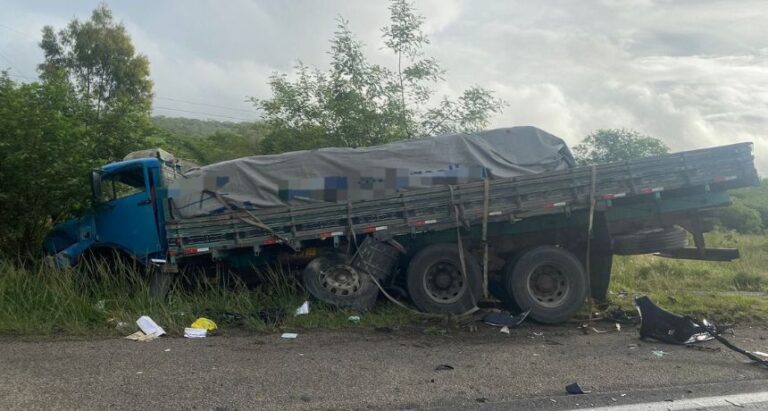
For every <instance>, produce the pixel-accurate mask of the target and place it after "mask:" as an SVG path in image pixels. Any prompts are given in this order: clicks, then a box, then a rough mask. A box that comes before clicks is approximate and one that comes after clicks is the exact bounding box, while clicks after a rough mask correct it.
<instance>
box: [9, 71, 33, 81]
mask: <svg viewBox="0 0 768 411" xmlns="http://www.w3.org/2000/svg"><path fill="white" fill-rule="evenodd" d="M8 77H18V78H24V79H27V80H37V79H36V78H34V77H28V76H20V75H18V74H11V73H8Z"/></svg>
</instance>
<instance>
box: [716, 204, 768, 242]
mask: <svg viewBox="0 0 768 411" xmlns="http://www.w3.org/2000/svg"><path fill="white" fill-rule="evenodd" d="M718 218H719V220H720V224H721V225H722V226H723V227H724V228H727V229H730V230H736V231H738V232H740V233H742V234H756V233H760V232H762V231H763V228H764V227H763V220H762V218H761V215H760V212H759V211H757V210H755V209H753V208H750V207H747V206H745V205H744V204H743V203H742V202H741V201H739V200H735V201H734V203H733V205H731V206H730V207H727V208H724V209H722V210H720V211H719V212H718Z"/></svg>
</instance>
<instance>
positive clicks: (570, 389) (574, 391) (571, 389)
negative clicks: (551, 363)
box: [565, 382, 592, 395]
mask: <svg viewBox="0 0 768 411" xmlns="http://www.w3.org/2000/svg"><path fill="white" fill-rule="evenodd" d="M565 392H567V393H568V394H571V395H579V394H589V393H590V392H592V391H584V389H583V388H581V385H579V383H577V382H575V383H573V384H569V385H566V386H565Z"/></svg>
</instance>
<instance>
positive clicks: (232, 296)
mask: <svg viewBox="0 0 768 411" xmlns="http://www.w3.org/2000/svg"><path fill="white" fill-rule="evenodd" d="M91 271H94V272H95V274H93V275H94V276H95V278H89V279H87V280H85V281H84V280H83V279H82V278H81V276H80V275H79V274H78V273H76V272H74V271H71V270H70V271H58V270H54V269H51V268H46V267H44V266H40V267H36V268H34V269H28V268H22V267H20V266H19V265H17V264H13V263H10V262H7V261H0V334H27V335H57V334H62V335H94V334H95V335H127V334H130V333H132V332H134V331H135V330H136V329H137V328H136V326H135V321H136V319H137V318H138V317H139V316H141V315H149V316H150V317H152V319H154V320H155V321H156V322H157V323H158V324H160V325H161V326H162V327H164V328H165V330H166V331H167V332H168V333H169V334H171V335H180V334H182V333H183V329H184V327H188V326H189V325H190V324H191V323H192V322H193V321H194V320H195V319H196V318H197V317H198V316H199V315H201V314H202V313H203V312H204V311H205V310H213V311H214V313H219V314H214V315H210V316H209V317H210V318H211V319H213V320H214V321H217V322H218V323H219V325H220V326H221V328H222V331H223V332H226V330H227V329H232V328H235V327H237V328H244V329H247V330H253V331H277V330H280V329H300V328H314V327H323V328H331V329H332V328H341V327H377V326H382V325H389V326H398V325H403V324H409V323H413V322H414V320H415V318H414V315H413V314H411V313H409V312H407V311H405V310H402V309H400V308H398V307H395V306H394V305H391V304H379V306H377V307H376V309H374V310H372V311H370V312H366V313H356V312H354V311H352V310H345V309H338V308H335V307H332V306H328V305H324V304H320V303H316V302H314V301H313V302H311V303H310V313H309V314H308V315H302V316H294V315H293V312H294V310H295V309H296V307H298V306H299V305H301V303H302V302H304V301H305V300H309V297H308V296H307V295H306V293H305V292H304V291H303V290H302V289H301V287H300V286H299V285H298V284H297V283H296V281H295V280H293V278H292V277H291V276H290V275H288V274H285V273H283V272H281V271H276V270H268V271H267V272H265V273H263V277H264V281H265V283H264V284H263V285H262V286H260V287H257V288H255V289H254V288H250V289H249V288H247V287H246V286H245V285H244V284H242V283H239V282H235V284H230V285H229V286H228V287H225V286H222V285H219V284H221V282H219V281H216V280H215V279H214V280H213V281H205V282H197V284H195V286H194V287H189V286H187V287H183V286H181V285H180V284H175V285H174V286H173V288H172V289H171V291H170V293H169V295H168V297H167V298H165V299H154V298H151V297H150V293H149V289H148V286H147V285H146V282H145V281H144V280H143V278H142V275H141V273H139V272H137V271H134V270H132V269H131V268H130V267H129V266H127V265H121V264H118V268H117V269H116V270H114V271H116V272H114V273H113V274H110V273H109V271H110V270H107V269H106V267H96V269H95V270H91ZM274 307H280V308H282V309H284V312H285V313H286V315H285V317H284V318H283V321H282V322H281V323H280V324H279V326H277V327H273V326H271V325H267V324H265V323H263V322H262V321H261V319H260V318H259V316H258V313H259V311H261V310H263V309H265V308H274ZM222 312H231V313H237V314H240V315H241V316H242V321H238V322H237V323H236V324H228V323H227V319H226V317H224V316H222V315H221V314H220V313H222ZM350 315H359V316H360V317H361V321H360V322H359V324H354V323H352V322H350V321H349V320H348V318H349V316H350ZM120 323H125V326H123V327H120V326H118V324H120Z"/></svg>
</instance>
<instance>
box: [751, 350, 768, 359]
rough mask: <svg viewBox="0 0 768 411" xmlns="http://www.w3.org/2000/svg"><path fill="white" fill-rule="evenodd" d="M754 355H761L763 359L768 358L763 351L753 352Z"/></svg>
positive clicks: (767, 354)
mask: <svg viewBox="0 0 768 411" xmlns="http://www.w3.org/2000/svg"><path fill="white" fill-rule="evenodd" d="M752 354H755V355H759V356H761V357H765V358H768V353H764V352H762V351H752Z"/></svg>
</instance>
